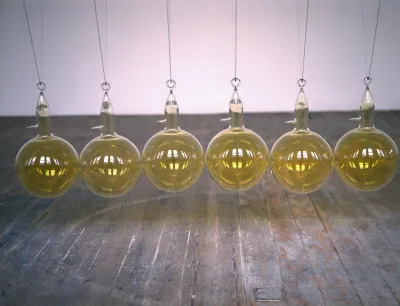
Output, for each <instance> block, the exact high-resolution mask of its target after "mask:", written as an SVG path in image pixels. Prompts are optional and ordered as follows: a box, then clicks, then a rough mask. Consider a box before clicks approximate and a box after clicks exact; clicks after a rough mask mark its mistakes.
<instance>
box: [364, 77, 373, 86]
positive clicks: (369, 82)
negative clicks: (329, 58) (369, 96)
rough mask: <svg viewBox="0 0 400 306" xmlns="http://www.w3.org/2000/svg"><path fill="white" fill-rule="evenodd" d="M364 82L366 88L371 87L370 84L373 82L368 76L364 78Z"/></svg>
mask: <svg viewBox="0 0 400 306" xmlns="http://www.w3.org/2000/svg"><path fill="white" fill-rule="evenodd" d="M363 81H364V85H365V86H369V84H371V82H372V78H371V77H369V76H367V77H365V78H364V80H363Z"/></svg>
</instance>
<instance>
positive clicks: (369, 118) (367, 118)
mask: <svg viewBox="0 0 400 306" xmlns="http://www.w3.org/2000/svg"><path fill="white" fill-rule="evenodd" d="M360 114H361V118H360V127H362V128H373V127H374V117H375V115H374V107H370V108H367V109H361V110H360Z"/></svg>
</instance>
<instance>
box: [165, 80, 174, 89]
mask: <svg viewBox="0 0 400 306" xmlns="http://www.w3.org/2000/svg"><path fill="white" fill-rule="evenodd" d="M165 84H166V85H167V87H168V88H169V89H174V88H175V86H176V82H175V81H174V80H173V79H169V80H167V82H165Z"/></svg>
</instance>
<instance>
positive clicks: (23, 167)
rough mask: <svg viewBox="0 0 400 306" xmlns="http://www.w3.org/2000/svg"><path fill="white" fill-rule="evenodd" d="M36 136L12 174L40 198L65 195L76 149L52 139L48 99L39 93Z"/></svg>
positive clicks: (73, 171) (23, 150) (72, 177)
mask: <svg viewBox="0 0 400 306" xmlns="http://www.w3.org/2000/svg"><path fill="white" fill-rule="evenodd" d="M36 120H37V123H38V124H37V127H38V130H39V133H38V136H36V137H35V138H33V139H31V140H29V141H28V142H27V143H25V144H24V145H23V146H22V148H21V149H20V150H19V151H18V154H17V157H16V158H15V165H14V166H15V172H16V174H17V177H18V179H19V181H20V182H21V184H22V186H24V187H25V188H26V189H27V190H28V191H30V192H31V193H32V194H34V195H35V196H37V197H39V198H52V197H57V196H60V195H62V194H63V193H65V192H66V191H67V190H68V189H69V188H70V187H71V186H72V184H73V183H74V182H75V179H76V177H77V174H78V169H79V162H78V155H77V154H76V151H75V149H74V148H73V147H72V146H71V145H70V144H69V142H67V141H66V140H64V139H62V138H60V137H57V136H54V135H53V134H52V133H51V132H50V130H51V118H50V111H49V106H48V104H47V100H46V98H45V97H44V94H43V91H41V92H40V93H39V97H38V101H37V106H36Z"/></svg>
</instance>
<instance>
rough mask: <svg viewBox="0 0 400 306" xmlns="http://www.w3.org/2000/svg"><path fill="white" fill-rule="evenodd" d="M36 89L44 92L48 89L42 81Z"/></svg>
mask: <svg viewBox="0 0 400 306" xmlns="http://www.w3.org/2000/svg"><path fill="white" fill-rule="evenodd" d="M36 88H37V89H38V90H39V91H44V90H45V89H46V84H45V83H43V82H42V81H40V82H39V83H37V84H36Z"/></svg>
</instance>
